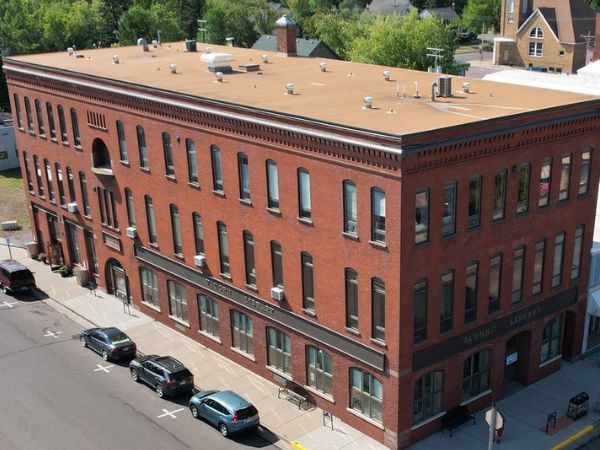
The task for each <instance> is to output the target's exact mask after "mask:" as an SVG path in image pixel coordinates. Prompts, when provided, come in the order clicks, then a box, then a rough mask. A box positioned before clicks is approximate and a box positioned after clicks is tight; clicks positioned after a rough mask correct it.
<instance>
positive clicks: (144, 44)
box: [137, 38, 148, 52]
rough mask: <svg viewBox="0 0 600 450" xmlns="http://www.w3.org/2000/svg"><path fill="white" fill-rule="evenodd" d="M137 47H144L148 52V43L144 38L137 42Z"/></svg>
mask: <svg viewBox="0 0 600 450" xmlns="http://www.w3.org/2000/svg"><path fill="white" fill-rule="evenodd" d="M137 45H138V47H142V50H144V51H145V52H147V51H148V41H147V40H146V39H144V38H139V39H138V40H137Z"/></svg>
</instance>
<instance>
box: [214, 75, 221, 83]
mask: <svg viewBox="0 0 600 450" xmlns="http://www.w3.org/2000/svg"><path fill="white" fill-rule="evenodd" d="M215 78H216V79H217V81H218V82H219V83H222V82H223V72H217V73H215Z"/></svg>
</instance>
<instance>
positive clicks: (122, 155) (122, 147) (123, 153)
mask: <svg viewBox="0 0 600 450" xmlns="http://www.w3.org/2000/svg"><path fill="white" fill-rule="evenodd" d="M117 137H118V139H119V159H120V160H121V161H123V162H128V161H129V156H128V155H127V140H126V139H125V127H124V126H123V122H121V121H120V120H117Z"/></svg>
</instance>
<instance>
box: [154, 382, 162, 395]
mask: <svg viewBox="0 0 600 450" xmlns="http://www.w3.org/2000/svg"><path fill="white" fill-rule="evenodd" d="M154 388H155V389H156V395H158V398H163V397H164V396H165V392H164V391H163V388H162V386H161V385H160V384H157V385H156V386H155V387H154Z"/></svg>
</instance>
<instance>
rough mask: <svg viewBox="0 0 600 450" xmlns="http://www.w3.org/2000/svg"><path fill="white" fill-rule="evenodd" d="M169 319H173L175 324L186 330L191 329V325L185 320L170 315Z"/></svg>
mask: <svg viewBox="0 0 600 450" xmlns="http://www.w3.org/2000/svg"><path fill="white" fill-rule="evenodd" d="M169 319H171V320H172V321H173V322H177V323H178V324H180V325H183V326H184V327H186V328H190V324H189V323H188V322H186V321H185V320H181V319H180V318H179V317H175V316H172V315H170V314H169Z"/></svg>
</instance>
